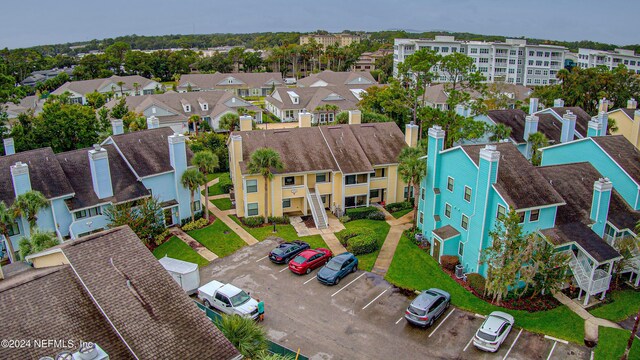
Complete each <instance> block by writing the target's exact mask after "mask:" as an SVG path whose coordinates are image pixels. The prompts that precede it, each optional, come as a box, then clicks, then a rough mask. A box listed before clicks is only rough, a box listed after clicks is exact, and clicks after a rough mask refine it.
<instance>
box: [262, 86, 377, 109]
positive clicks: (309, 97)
mask: <svg viewBox="0 0 640 360" xmlns="http://www.w3.org/2000/svg"><path fill="white" fill-rule="evenodd" d="M369 87H371V86H370V85H360V86H357V87H353V88H348V87H346V86H324V87H303V88H285V87H281V88H276V89H275V90H274V93H277V96H278V97H279V98H280V99H281V100H282V101H280V100H278V99H277V98H275V97H274V96H273V95H275V94H272V95H269V96H267V97H266V98H265V101H267V102H269V103H271V104H273V105H275V106H276V107H277V108H279V109H283V110H284V109H286V110H290V109H307V110H308V111H310V112H313V111H314V110H315V109H316V108H317V107H318V106H323V105H326V104H329V105H335V106H337V107H338V108H339V110H338V112H340V111H347V110H355V109H357V108H358V102H359V101H360V100H359V99H358V98H357V97H356V96H355V95H354V93H353V91H352V90H354V91H355V90H356V89H363V90H364V89H367V88H369ZM289 92H293V93H295V94H296V95H298V97H299V102H298V103H297V104H294V103H293V102H292V101H291V97H290V96H289ZM332 94H336V95H338V96H339V97H340V99H339V100H326V99H327V98H328V97H329V96H331V95H332Z"/></svg>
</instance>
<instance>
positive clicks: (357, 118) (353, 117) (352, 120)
mask: <svg viewBox="0 0 640 360" xmlns="http://www.w3.org/2000/svg"><path fill="white" fill-rule="evenodd" d="M360 123H362V113H361V112H360V110H349V125H353V124H360Z"/></svg>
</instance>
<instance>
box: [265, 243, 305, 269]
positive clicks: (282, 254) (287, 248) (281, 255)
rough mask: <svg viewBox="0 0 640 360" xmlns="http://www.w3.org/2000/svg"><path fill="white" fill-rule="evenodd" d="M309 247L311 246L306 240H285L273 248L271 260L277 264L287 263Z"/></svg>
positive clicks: (270, 254)
mask: <svg viewBox="0 0 640 360" xmlns="http://www.w3.org/2000/svg"><path fill="white" fill-rule="evenodd" d="M307 249H310V246H309V244H307V243H306V242H304V241H300V240H295V241H291V242H284V243H282V244H279V245H278V247H277V248H275V249H273V250H271V252H270V253H269V260H271V262H273V263H276V264H287V263H289V260H291V259H293V258H294V257H296V255H298V254H300V253H301V252H303V251H305V250H307Z"/></svg>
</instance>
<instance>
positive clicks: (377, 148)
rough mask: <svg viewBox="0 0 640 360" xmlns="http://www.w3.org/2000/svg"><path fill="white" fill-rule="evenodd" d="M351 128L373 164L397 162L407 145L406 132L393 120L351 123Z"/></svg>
mask: <svg viewBox="0 0 640 360" xmlns="http://www.w3.org/2000/svg"><path fill="white" fill-rule="evenodd" d="M350 128H351V131H352V132H353V134H354V135H355V137H356V139H357V140H358V143H359V144H360V147H362V150H363V151H364V153H365V155H366V156H367V158H368V159H369V162H370V163H371V164H372V165H382V164H395V163H397V162H398V155H400V151H402V149H403V148H404V147H406V146H407V144H406V143H405V141H404V134H403V133H402V131H401V130H400V128H399V127H398V125H396V124H395V123H393V122H387V123H369V124H361V125H351V126H350ZM381 143H384V145H383V144H381Z"/></svg>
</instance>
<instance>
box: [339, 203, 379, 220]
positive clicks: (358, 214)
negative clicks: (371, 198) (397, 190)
mask: <svg viewBox="0 0 640 360" xmlns="http://www.w3.org/2000/svg"><path fill="white" fill-rule="evenodd" d="M377 211H380V210H378V208H377V207H375V206H368V207H359V208H353V209H347V212H346V214H345V215H347V216H348V217H349V218H350V219H351V220H360V219H366V218H367V217H368V216H369V214H371V213H374V212H377Z"/></svg>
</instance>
